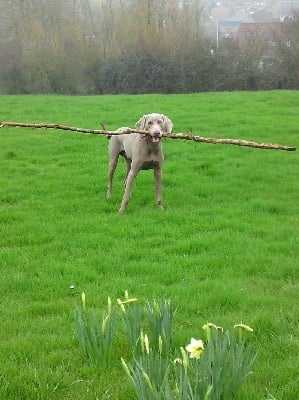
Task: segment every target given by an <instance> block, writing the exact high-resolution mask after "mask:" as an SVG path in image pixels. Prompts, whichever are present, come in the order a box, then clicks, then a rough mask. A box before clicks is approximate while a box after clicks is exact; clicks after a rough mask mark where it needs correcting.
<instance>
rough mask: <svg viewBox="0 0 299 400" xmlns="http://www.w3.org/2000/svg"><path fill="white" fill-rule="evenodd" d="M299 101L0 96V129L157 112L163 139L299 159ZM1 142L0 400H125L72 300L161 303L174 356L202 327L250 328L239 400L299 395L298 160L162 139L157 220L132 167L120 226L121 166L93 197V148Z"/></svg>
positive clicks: (123, 120)
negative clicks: (79, 332) (262, 145)
mask: <svg viewBox="0 0 299 400" xmlns="http://www.w3.org/2000/svg"><path fill="white" fill-rule="evenodd" d="M298 104H299V92H298V91H272V92H250V93H249V92H247V93H246V92H242V93H241V92H232V93H209V94H204V93H203V94H190V95H140V96H123V95H122V96H94V97H93V96H86V97H71V96H0V110H1V111H0V120H1V121H15V122H45V123H60V124H65V125H71V126H79V127H86V128H93V129H97V128H99V123H100V121H102V122H104V124H105V125H106V127H107V129H111V130H112V129H115V128H117V127H119V126H131V127H133V126H134V124H135V122H136V121H137V120H138V119H139V117H140V116H142V115H143V114H145V113H149V112H154V111H157V112H162V113H164V114H166V115H167V116H168V117H169V118H171V120H172V121H173V123H174V129H173V131H174V132H188V131H190V130H192V132H193V134H197V135H202V136H206V137H217V138H221V137H226V138H239V139H248V140H256V141H260V142H272V143H281V144H285V145H290V146H295V147H297V148H298V147H299V134H298V133H299V132H298ZM0 143H1V146H0V187H1V190H0V224H1V225H0V229H1V231H0V232H1V235H0V268H1V269H0V272H1V280H0V294H1V303H0V313H1V322H0V334H1V341H0V354H1V357H0V398H1V399H6V400H9V399H18V400H21V399H24V400H29V399H30V400H31V399H32V400H33V399H34V400H35V399H72V400H74V399H84V400H89V399H90V400H91V399H118V400H130V399H134V395H133V391H132V389H131V387H130V385H129V381H128V378H127V376H126V375H125V373H124V370H123V368H122V365H121V362H120V357H122V356H123V357H127V356H128V354H127V350H126V348H125V346H124V345H123V342H122V341H121V340H120V341H118V339H116V342H115V346H114V348H113V354H112V361H111V364H110V365H109V366H108V367H107V366H104V365H101V363H99V364H97V365H95V364H93V363H92V362H89V361H88V360H86V359H85V358H84V357H83V355H82V353H81V351H80V348H79V345H78V342H77V340H76V337H75V331H74V309H75V308H76V307H77V306H78V305H80V304H81V293H82V291H84V292H85V294H86V303H87V304H88V305H89V306H95V307H99V308H102V307H105V306H106V303H107V297H108V296H111V299H112V301H113V302H114V303H115V302H116V299H117V298H123V297H124V292H125V290H128V291H129V294H130V295H131V296H133V297H136V298H138V300H139V301H140V302H145V301H146V300H153V299H170V300H171V303H172V304H173V306H174V307H175V309H176V312H175V316H174V328H175V339H174V346H176V347H177V348H179V347H180V346H185V345H187V344H188V343H189V342H190V338H191V337H194V338H200V337H201V336H202V334H203V332H202V325H203V324H204V323H206V322H207V321H209V322H214V323H216V324H218V325H221V326H224V327H227V328H229V327H232V326H233V325H234V324H237V323H240V322H243V323H246V324H248V325H250V326H251V327H252V328H253V329H254V332H253V334H252V335H251V344H252V346H253V347H254V348H255V349H256V351H258V357H257V360H256V363H255V365H254V370H253V374H252V375H251V376H250V377H249V379H248V380H247V381H246V385H245V391H244V393H243V397H242V398H244V399H247V400H256V399H265V400H266V399H268V400H270V399H272V400H274V399H275V400H297V399H298V398H299V375H298V371H299V308H298V304H299V283H298V282H299V280H298V278H299V245H298V244H299V243H298V239H299V223H298V222H299V221H298V216H299V201H298V194H299V179H298V165H299V164H298V161H299V156H298V151H296V152H286V151H275V150H258V149H250V148H243V147H237V146H229V145H211V144H198V143H191V142H185V141H181V140H172V139H163V147H164V155H165V163H164V167H163V198H164V206H165V210H164V211H163V212H161V211H160V210H158V209H156V207H155V201H154V192H153V173H152V171H144V172H142V173H140V174H139V175H138V177H137V179H136V182H135V183H134V186H133V190H132V197H131V200H130V203H129V205H128V209H127V211H126V213H125V214H123V215H119V214H118V213H117V210H118V208H119V205H120V201H121V198H122V193H123V185H122V177H123V174H124V170H125V168H124V165H122V163H121V165H119V166H118V169H117V172H116V175H115V183H114V192H113V196H112V199H110V200H107V199H106V198H105V192H106V184H107V162H108V158H107V139H106V138H105V137H103V136H95V135H84V134H78V133H74V132H64V131H54V130H32V129H26V128H1V129H0ZM71 285H74V289H71V288H70V286H71ZM225 400H231V399H225Z"/></svg>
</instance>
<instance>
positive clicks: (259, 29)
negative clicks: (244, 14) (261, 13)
mask: <svg viewBox="0 0 299 400" xmlns="http://www.w3.org/2000/svg"><path fill="white" fill-rule="evenodd" d="M283 37H285V34H284V32H283V23H282V22H268V23H258V22H254V23H250V22H244V23H241V25H240V26H239V29H238V33H237V39H238V41H239V43H240V44H243V43H245V42H248V41H260V40H262V41H264V42H265V41H266V42H279V41H280V40H281V39H282V38H283Z"/></svg>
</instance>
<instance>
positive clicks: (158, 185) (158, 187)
mask: <svg viewBox="0 0 299 400" xmlns="http://www.w3.org/2000/svg"><path fill="white" fill-rule="evenodd" d="M154 177H155V193H156V202H157V206H158V207H159V208H160V209H161V210H163V203H162V170H161V168H160V167H157V168H155V169H154Z"/></svg>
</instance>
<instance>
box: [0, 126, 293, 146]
mask: <svg viewBox="0 0 299 400" xmlns="http://www.w3.org/2000/svg"><path fill="white" fill-rule="evenodd" d="M101 125H102V127H103V128H104V127H105V126H104V124H103V123H101ZM6 126H7V127H13V128H15V127H21V128H33V129H36V128H44V129H61V130H65V131H73V132H79V133H85V134H90V135H106V136H113V135H120V134H124V133H126V134H130V133H140V134H143V135H149V134H150V133H149V132H147V131H142V130H139V129H131V128H127V129H122V131H121V133H120V132H118V131H108V130H106V129H87V128H77V127H73V126H67V125H59V124H44V123H41V124H32V123H23V122H0V128H2V127H6ZM163 137H166V138H171V139H183V140H191V141H194V142H202V143H211V144H231V145H235V146H245V147H253V148H255V149H270V150H285V151H295V150H296V147H291V146H284V145H281V144H277V143H259V142H252V141H249V140H243V139H216V138H207V137H203V136H194V135H193V134H184V133H163Z"/></svg>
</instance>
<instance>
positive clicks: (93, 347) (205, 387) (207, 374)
mask: <svg viewBox="0 0 299 400" xmlns="http://www.w3.org/2000/svg"><path fill="white" fill-rule="evenodd" d="M117 316H120V319H121V321H122V326H123V334H124V336H125V337H126V339H127V343H128V349H129V354H130V355H131V356H130V357H129V359H128V360H127V361H126V360H125V359H124V358H121V362H122V365H123V368H124V370H125V372H126V374H127V376H128V378H129V381H130V382H131V385H132V387H133V389H134V392H135V395H136V399H138V400H232V399H238V398H239V397H238V396H239V394H240V392H241V387H242V384H243V382H244V381H245V379H246V378H247V377H248V376H249V375H250V374H251V371H252V366H253V363H254V361H255V358H256V354H254V351H253V349H252V347H251V346H250V345H247V343H246V339H247V335H250V334H252V332H253V329H252V328H251V327H250V326H248V325H245V324H243V323H240V324H236V325H235V326H234V329H232V330H231V331H226V330H224V329H223V328H222V327H221V326H217V325H215V324H213V323H211V322H207V323H206V324H204V325H203V327H202V332H203V334H204V337H203V338H200V337H198V336H197V338H194V337H193V338H191V339H190V343H189V344H187V345H185V346H182V347H181V348H180V352H179V354H177V352H176V349H174V348H173V345H172V343H173V342H172V319H173V310H172V306H171V304H170V301H169V300H167V301H154V302H152V303H150V302H147V303H146V304H145V306H142V305H141V304H140V302H138V300H137V299H135V298H130V297H129V294H128V292H127V291H126V292H125V296H124V299H123V300H121V299H117V302H116V304H115V305H114V306H112V304H111V300H110V298H108V306H107V311H106V312H105V313H104V315H103V316H102V319H101V318H99V313H96V311H95V310H87V307H86V299H85V293H82V309H76V310H75V330H76V334H77V338H78V342H79V344H80V346H81V348H82V350H83V352H84V354H85V355H86V356H87V357H88V358H89V359H90V360H92V361H94V362H102V361H104V362H105V363H108V362H109V361H110V357H111V352H112V343H113V339H114V336H115V330H116V321H117ZM144 332H147V333H144ZM175 356H176V357H175Z"/></svg>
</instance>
